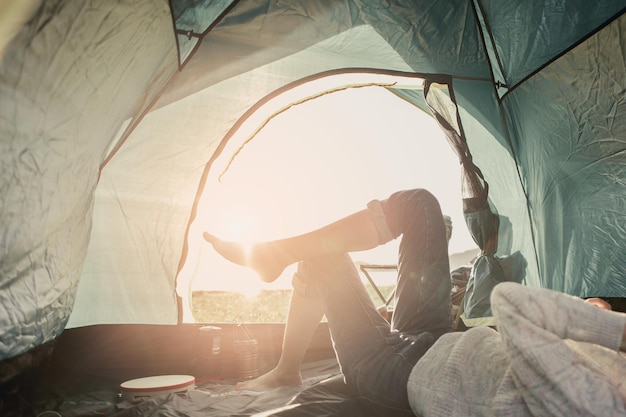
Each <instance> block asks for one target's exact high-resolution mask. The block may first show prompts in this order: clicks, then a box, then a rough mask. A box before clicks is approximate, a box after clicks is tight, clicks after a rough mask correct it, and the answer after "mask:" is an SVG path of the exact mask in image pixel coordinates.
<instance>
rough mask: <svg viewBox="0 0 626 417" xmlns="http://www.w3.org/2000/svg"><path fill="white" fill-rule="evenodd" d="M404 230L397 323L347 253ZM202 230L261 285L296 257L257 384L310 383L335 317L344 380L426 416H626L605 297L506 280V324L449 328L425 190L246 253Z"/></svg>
mask: <svg viewBox="0 0 626 417" xmlns="http://www.w3.org/2000/svg"><path fill="white" fill-rule="evenodd" d="M398 237H400V238H401V241H400V249H399V255H398V277H397V289H396V305H395V309H394V312H393V315H392V317H391V320H390V323H389V322H387V321H386V320H385V319H384V318H383V317H382V316H381V315H380V314H379V312H378V311H377V309H376V307H375V306H374V304H373V302H372V300H371V299H370V297H369V296H368V294H367V292H366V290H365V287H364V286H363V284H362V282H361V279H360V277H359V274H358V272H357V270H356V268H355V266H354V263H353V262H352V260H351V259H350V257H349V256H348V254H347V253H348V252H353V251H360V250H367V249H371V248H373V247H375V246H378V245H381V244H384V243H386V242H389V241H390V240H392V239H396V238H398ZM204 238H205V239H206V240H207V241H208V242H209V243H210V244H212V245H213V247H214V248H215V250H216V251H217V252H218V253H220V254H221V255H222V256H224V257H225V258H226V259H228V260H230V261H232V262H235V263H237V264H240V265H244V266H247V267H250V268H252V269H253V270H255V271H257V272H258V273H259V275H260V277H261V279H263V280H264V281H268V282H269V281H272V280H274V279H276V278H277V277H278V276H279V275H280V273H281V272H282V270H283V269H284V268H285V267H286V266H287V265H290V264H292V263H296V262H297V263H298V269H297V272H296V273H295V276H294V279H293V285H294V292H293V296H292V297H293V298H292V302H291V305H290V311H289V315H288V320H287V326H286V329H285V336H284V341H283V353H282V356H281V359H280V360H279V363H278V365H277V366H276V368H275V369H273V370H272V371H270V372H269V373H268V374H265V375H263V376H261V377H259V378H258V379H257V380H254V381H249V382H248V383H247V385H245V387H246V388H258V389H262V388H270V387H273V386H279V385H289V384H299V383H301V378H300V373H299V367H300V364H301V361H302V357H303V356H304V352H305V351H306V348H307V346H308V344H309V342H310V338H311V336H312V334H313V331H314V330H315V327H316V326H317V324H318V323H319V321H320V320H321V318H322V316H323V315H324V314H325V315H326V317H327V320H328V326H329V328H330V332H331V337H332V339H333V343H334V348H335V352H336V356H337V360H338V362H339V365H340V368H341V371H342V374H343V376H344V379H345V382H346V383H347V384H348V385H349V386H350V387H351V389H352V390H353V391H354V392H355V395H357V396H359V397H360V398H362V399H363V400H365V401H371V402H374V403H377V404H380V405H382V406H384V407H388V408H389V409H393V410H398V411H399V410H405V411H407V412H413V413H414V414H415V415H418V416H425V417H428V416H436V417H441V416H459V417H468V416H504V415H506V416H537V417H539V416H542V417H543V416H563V417H565V416H567V417H572V416H585V417H587V416H626V406H625V402H626V355H625V354H624V352H625V351H626V315H625V314H621V313H617V312H614V311H610V310H607V309H606V308H605V307H607V306H606V305H605V304H603V303H602V302H601V300H592V301H591V302H584V301H582V300H581V299H578V298H576V297H573V296H570V295H566V294H563V293H559V292H556V291H552V290H548V289H538V288H528V287H525V286H523V285H520V284H516V283H502V284H499V285H497V286H496V287H495V288H494V289H493V291H492V294H491V305H492V311H493V314H494V317H495V318H496V320H497V323H498V324H497V331H496V330H494V329H491V328H487V327H479V328H472V329H470V330H467V331H465V332H452V331H451V327H452V322H451V317H450V311H451V303H450V278H449V273H450V271H449V263H448V249H447V236H446V227H445V224H444V220H443V216H442V213H441V209H440V207H439V203H438V201H437V200H436V198H435V197H434V196H433V195H432V194H431V193H430V192H428V191H427V190H423V189H416V190H406V191H399V192H396V193H394V194H392V195H391V196H389V197H388V198H387V199H385V200H382V201H379V200H374V201H372V202H370V203H369V204H368V205H367V208H365V209H363V210H361V211H359V212H356V213H354V214H352V215H349V216H347V217H345V218H342V219H339V220H338V221H336V222H334V223H331V224H329V225H327V226H325V227H322V228H320V229H317V230H314V231H312V232H309V233H306V234H303V235H299V236H295V237H290V238H287V239H282V240H276V241H271V242H263V243H258V244H255V245H253V247H252V249H251V251H250V252H249V253H245V252H244V251H243V246H241V245H240V244H238V243H236V242H229V241H224V240H221V239H219V238H218V237H216V236H214V235H212V234H210V233H208V232H205V233H204ZM598 307H601V308H598Z"/></svg>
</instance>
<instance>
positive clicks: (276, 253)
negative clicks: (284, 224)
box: [202, 232, 294, 282]
mask: <svg viewBox="0 0 626 417" xmlns="http://www.w3.org/2000/svg"><path fill="white" fill-rule="evenodd" d="M202 237H204V240H206V241H207V242H209V243H210V244H211V245H213V247H214V248H215V250H216V251H217V253H219V254H220V255H222V256H223V257H224V258H226V259H228V260H229V261H231V262H233V263H236V264H237V265H241V266H245V267H248V268H250V269H252V270H253V271H255V272H256V273H257V274H259V276H260V277H261V279H262V280H263V281H265V282H272V281H274V280H275V279H276V278H278V277H279V276H280V274H281V273H282V272H283V270H284V269H285V268H286V267H287V266H288V265H289V264H291V263H293V262H294V261H293V260H292V259H291V258H290V257H289V255H288V254H287V253H285V252H284V251H282V250H281V248H280V246H279V245H278V244H276V243H275V242H263V243H256V244H254V245H253V246H252V247H251V248H250V251H249V252H248V251H246V250H245V248H244V246H242V245H241V244H240V243H237V242H230V241H226V240H222V239H220V238H218V237H216V236H213V235H212V234H210V233H207V232H204V233H203V234H202Z"/></svg>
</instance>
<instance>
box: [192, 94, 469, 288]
mask: <svg viewBox="0 0 626 417" xmlns="http://www.w3.org/2000/svg"><path fill="white" fill-rule="evenodd" d="M416 187H421V188H426V189H428V190H429V191H431V192H432V193H433V194H434V195H435V196H436V197H437V198H438V199H439V202H440V204H441V207H442V210H443V212H444V214H447V215H450V216H451V217H452V220H453V226H454V232H453V236H452V240H451V242H450V253H457V252H463V251H466V250H469V249H474V248H475V247H476V245H475V244H474V242H473V240H472V238H471V237H470V235H469V233H468V232H467V229H466V227H465V222H464V220H463V215H462V206H461V196H460V191H461V181H460V169H459V163H458V160H457V158H456V155H455V154H454V152H453V151H452V148H451V147H450V146H449V145H448V143H447V141H446V139H445V137H444V135H443V133H442V132H441V130H440V129H439V127H438V126H437V125H436V122H435V121H434V120H433V119H432V118H431V117H430V116H428V115H427V114H426V113H424V112H423V111H421V110H419V109H417V108H415V107H414V106H412V105H410V104H408V103H406V102H404V101H403V100H401V99H400V98H398V97H396V96H395V95H394V94H392V93H390V92H389V91H387V90H386V89H384V88H382V87H361V88H353V89H348V90H343V91H337V92H334V93H331V94H327V95H324V96H321V97H319V98H316V99H314V100H311V101H308V102H304V103H301V104H299V105H297V106H294V107H291V108H290V109H289V110H287V111H285V112H283V113H281V114H279V115H278V116H277V117H275V118H274V119H272V120H271V121H270V122H269V123H268V124H267V125H266V126H265V127H264V128H263V129H262V130H261V131H260V132H259V134H258V135H257V136H256V137H255V138H254V139H253V140H252V141H251V142H250V143H249V144H247V145H246V146H245V147H244V148H243V149H242V151H241V152H240V153H239V154H238V155H237V157H236V158H235V160H234V162H233V164H232V165H231V166H230V168H229V169H228V171H227V172H226V173H225V174H224V175H223V177H222V178H221V182H216V181H213V182H212V183H210V184H208V186H207V189H206V190H207V192H210V193H211V194H210V195H211V201H212V203H210V204H209V207H208V208H207V213H206V214H205V215H206V216H207V217H206V226H205V227H206V228H207V229H208V230H209V231H210V232H211V233H213V234H215V235H217V236H219V237H222V238H224V239H229V240H236V241H242V242H254V241H262V240H270V239H278V238H284V237H288V236H292V235H295V234H299V233H304V232H307V231H310V230H312V229H315V228H317V227H320V226H323V225H324V224H327V223H329V222H331V221H334V220H337V219H339V218H340V217H343V216H345V215H348V214H350V213H352V212H355V211H357V210H361V209H363V208H364V207H365V206H366V204H367V202H369V201H370V200H372V199H384V198H386V197H387V196H389V195H390V194H391V193H393V192H394V191H398V190H402V189H410V188H416ZM397 244H398V239H397V240H396V241H392V242H390V243H389V244H386V245H384V246H381V247H379V248H377V249H374V250H371V251H365V252H358V253H353V254H352V257H353V259H354V260H355V261H357V262H368V263H379V264H380V263H384V264H393V263H395V260H396V256H397ZM201 251H202V253H201V256H200V261H198V265H197V267H196V272H195V277H194V281H193V283H192V288H193V289H194V290H205V289H214V290H235V291H241V292H244V293H249V294H250V295H252V294H254V293H255V292H258V291H260V290H261V289H263V288H266V289H273V288H290V287H291V275H292V273H293V271H294V269H293V268H288V269H287V270H286V271H285V272H284V273H283V275H282V276H281V277H280V278H279V279H278V280H277V281H276V282H275V283H272V284H266V283H262V282H260V280H259V279H258V277H256V276H255V275H254V274H253V273H252V272H251V271H249V270H247V269H246V268H242V267H238V266H235V265H232V264H230V263H229V262H228V261H225V260H223V259H221V258H220V257H219V255H217V254H216V253H215V251H214V250H213V249H212V248H211V247H210V245H208V244H206V245H202V248H201Z"/></svg>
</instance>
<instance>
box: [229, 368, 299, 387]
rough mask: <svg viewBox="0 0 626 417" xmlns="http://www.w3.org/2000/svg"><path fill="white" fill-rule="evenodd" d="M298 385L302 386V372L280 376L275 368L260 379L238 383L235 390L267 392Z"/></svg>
mask: <svg viewBox="0 0 626 417" xmlns="http://www.w3.org/2000/svg"><path fill="white" fill-rule="evenodd" d="M297 385H302V377H301V376H300V372H298V373H296V374H288V375H285V374H280V373H279V371H278V370H277V369H276V368H274V369H272V370H271V371H269V372H268V373H266V374H263V375H261V376H260V377H258V378H255V379H251V380H249V381H243V382H239V383H237V385H236V386H235V388H237V389H240V390H250V391H267V390H270V389H272V388H278V387H285V386H297Z"/></svg>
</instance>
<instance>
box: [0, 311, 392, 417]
mask: <svg viewBox="0 0 626 417" xmlns="http://www.w3.org/2000/svg"><path fill="white" fill-rule="evenodd" d="M198 327H199V326H198V325H175V326H162V325H98V326H89V327H83V328H76V329H69V330H66V331H65V332H64V333H63V334H62V335H61V337H59V339H57V340H55V341H53V342H49V343H47V344H45V345H43V346H40V347H39V348H37V349H34V350H33V351H31V352H28V353H27V354H24V355H20V356H18V357H16V358H12V359H10V360H8V361H3V362H0V371H2V372H0V373H1V374H2V375H0V377H2V379H1V380H0V383H2V386H1V387H0V388H1V389H0V392H1V395H0V415H2V416H3V417H14V416H15V417H18V416H19V417H21V416H39V417H59V416H62V417H77V416H110V417H113V416H115V417H131V416H144V415H149V416H164V417H166V416H167V417H170V416H194V417H195V416H205V417H211V416H220V417H222V416H254V415H256V414H259V413H264V414H262V415H275V416H283V417H286V416H293V417H301V416H311V417H312V416H316V417H319V416H321V417H324V416H354V415H359V416H364V417H368V416H370V417H378V416H380V417H383V416H385V417H386V416H390V415H391V414H389V410H388V409H378V408H376V406H374V405H373V404H369V403H366V402H365V401H364V400H362V399H357V398H356V397H354V396H351V395H350V394H349V392H348V390H347V387H346V385H345V384H344V383H343V378H342V376H341V373H340V370H339V366H338V364H337V362H336V359H335V356H334V351H333V350H332V344H331V342H330V336H329V333H328V327H327V326H326V324H325V323H321V324H320V326H319V327H318V329H317V331H316V334H315V335H314V337H313V340H312V343H311V347H310V348H309V351H308V352H307V355H306V357H305V363H304V364H303V367H302V376H303V378H304V383H303V384H302V385H301V386H297V387H282V388H277V389H273V390H270V391H266V392H252V391H246V390H237V389H236V388H235V384H236V382H237V381H238V379H237V375H236V373H237V372H236V366H235V363H234V362H235V358H234V352H233V340H234V339H233V338H236V337H237V331H238V329H237V327H236V326H234V325H221V326H220V327H221V328H222V330H223V333H222V340H221V342H222V349H221V358H220V359H221V360H220V362H221V364H220V365H221V372H220V377H219V378H217V379H216V378H213V379H209V380H207V379H201V378H196V387H195V389H193V390H191V391H190V392H188V393H184V394H166V395H162V396H158V397H153V398H149V399H147V400H144V401H141V402H138V403H131V402H129V401H126V400H123V399H122V396H121V389H120V384H121V383H122V382H124V381H128V380H130V379H135V378H140V377H145V376H153V375H171V374H186V375H195V373H194V367H193V361H192V360H190V358H192V357H193V356H194V351H195V349H196V346H197V340H198V339H197V335H198ZM249 330H250V331H251V333H252V334H254V337H255V338H257V339H258V341H259V360H258V362H259V363H258V365H259V366H258V369H259V373H264V372H266V371H268V370H270V369H272V367H274V366H275V364H276V362H277V361H278V358H279V356H280V350H281V345H282V333H283V331H284V324H259V325H250V327H249Z"/></svg>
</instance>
